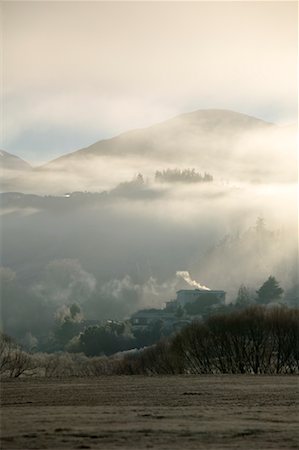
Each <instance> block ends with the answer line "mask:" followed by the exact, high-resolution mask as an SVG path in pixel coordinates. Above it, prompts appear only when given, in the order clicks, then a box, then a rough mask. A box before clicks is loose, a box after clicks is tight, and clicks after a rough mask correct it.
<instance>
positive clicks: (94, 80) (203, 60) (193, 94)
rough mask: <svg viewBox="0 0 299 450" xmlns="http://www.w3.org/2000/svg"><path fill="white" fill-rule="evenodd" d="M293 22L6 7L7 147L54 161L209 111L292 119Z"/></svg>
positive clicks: (204, 6) (288, 8)
mask: <svg viewBox="0 0 299 450" xmlns="http://www.w3.org/2000/svg"><path fill="white" fill-rule="evenodd" d="M296 11H297V5H296V3H295V2H284V3H282V2H241V3H238V2H231V3H228V2H225V3H223V4H222V3H219V2H187V3H183V2H178V3H173V2H171V3H167V2H162V3H160V2H156V3H150V2H143V3H141V4H139V3H137V2H136V3H134V2H133V3H132V2H131V3H130V2H125V3H119V4H117V3H114V2H112V3H110V2H90V3H88V4H84V3H83V2H74V3H67V2H55V3H50V2H45V3H43V2H32V3H28V2H27V3H26V2H24V4H22V3H18V4H17V3H15V2H6V3H5V4H4V5H3V25H4V34H3V36H4V44H3V46H4V63H5V73H6V78H5V89H4V92H3V96H4V97H3V100H4V117H3V119H4V132H5V133H6V138H5V139H4V141H3V143H2V145H4V146H6V147H7V148H9V149H10V150H13V149H15V150H16V148H17V150H18V151H19V152H20V154H22V155H23V156H24V157H25V156H26V154H30V157H31V158H32V159H33V160H34V159H35V160H36V161H37V160H45V159H47V156H45V155H48V158H49V155H53V156H54V155H57V154H59V153H63V152H65V151H69V150H71V147H72V146H73V139H72V134H74V133H75V135H76V139H77V143H78V145H80V146H81V145H82V146H84V142H85V143H86V144H89V143H90V142H91V141H92V140H96V139H99V138H100V137H107V136H109V135H110V136H111V135H114V134H117V133H118V132H120V131H123V130H125V129H131V128H135V127H139V126H144V125H150V124H152V123H155V122H157V121H159V120H162V119H164V118H167V117H170V116H173V115H175V114H178V113H181V112H186V111H190V110H192V109H198V108H202V107H205V108H208V107H222V108H229V109H235V110H238V111H243V112H247V113H251V114H253V115H257V116H261V115H262V116H263V117H266V118H268V119H272V120H289V119H291V118H295V117H296V114H297V113H296V106H297V105H296V104H297V101H296V98H297V72H296V64H297V14H296ZM219 74H221V76H219ZM78 129H79V132H77V130H78ZM35 130H40V133H38V131H37V133H36V131H35ZM61 130H64V131H65V135H66V136H67V138H66V137H65V139H62V138H61V136H62V132H61ZM35 133H36V134H35ZM56 133H57V137H55V134H56ZM30 136H31V137H30ZM43 136H44V137H45V136H46V138H47V139H43ZM59 136H60V137H59ZM60 139H62V140H61V141H60V142H59V140H60ZM30 143H31V144H30ZM30 145H31V148H30ZM22 146H23V149H24V151H23V152H22ZM76 147H77V146H76ZM49 159H50V158H49Z"/></svg>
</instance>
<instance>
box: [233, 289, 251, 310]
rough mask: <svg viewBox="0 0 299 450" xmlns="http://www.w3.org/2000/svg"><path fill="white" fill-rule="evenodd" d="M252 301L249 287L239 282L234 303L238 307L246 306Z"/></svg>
mask: <svg viewBox="0 0 299 450" xmlns="http://www.w3.org/2000/svg"><path fill="white" fill-rule="evenodd" d="M251 303H252V299H251V295H250V291H249V289H248V288H247V287H246V286H244V284H241V286H240V287H239V290H238V294H237V299H236V305H237V306H240V307H244V306H248V305H250V304H251Z"/></svg>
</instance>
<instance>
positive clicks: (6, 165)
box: [0, 150, 32, 171]
mask: <svg viewBox="0 0 299 450" xmlns="http://www.w3.org/2000/svg"><path fill="white" fill-rule="evenodd" d="M0 166H1V169H7V170H20V171H23V170H31V169H32V167H31V166H30V164H28V163H27V162H26V161H24V160H23V159H21V158H19V157H18V156H16V155H12V154H11V153H8V152H6V151H4V150H0Z"/></svg>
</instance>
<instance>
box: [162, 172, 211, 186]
mask: <svg viewBox="0 0 299 450" xmlns="http://www.w3.org/2000/svg"><path fill="white" fill-rule="evenodd" d="M155 181H157V182H159V183H177V182H179V183H206V182H211V181H213V176H212V175H210V174H209V173H204V175H202V174H201V173H198V172H196V171H195V169H184V170H180V169H166V170H162V171H159V170H157V171H156V173H155Z"/></svg>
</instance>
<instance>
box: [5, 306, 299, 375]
mask: <svg viewBox="0 0 299 450" xmlns="http://www.w3.org/2000/svg"><path fill="white" fill-rule="evenodd" d="M222 373H223V374H225V373H227V374H244V373H252V374H298V373H299V309H296V308H294V309H289V308H286V307H275V308H267V307H262V306H254V307H250V308H248V309H246V310H243V311H239V312H233V313H230V314H221V315H215V316H210V317H209V318H208V319H207V320H206V321H205V322H193V323H191V324H190V325H187V326H186V327H185V328H183V329H182V330H181V331H179V332H178V333H177V334H175V335H173V336H171V337H170V338H165V339H164V340H162V341H160V342H159V343H158V344H156V345H153V346H151V347H147V348H145V349H144V350H140V351H132V352H128V353H125V354H124V355H114V356H111V357H109V358H108V357H93V358H89V357H87V356H86V355H83V354H82V353H80V354H78V353H52V354H46V353H35V354H28V353H26V352H24V351H23V350H22V349H21V348H20V347H19V346H18V345H17V344H15V343H14V341H13V340H12V339H11V338H9V337H8V336H6V335H5V334H1V335H0V374H2V375H5V376H8V377H19V376H21V375H27V376H44V377H73V376H76V377H90V376H100V375H113V374H119V375H121V374H127V375H129V374H143V375H154V374H222Z"/></svg>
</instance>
